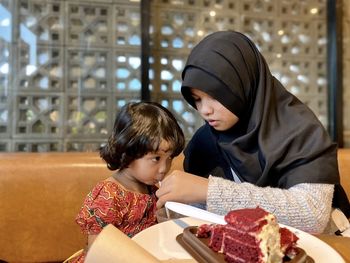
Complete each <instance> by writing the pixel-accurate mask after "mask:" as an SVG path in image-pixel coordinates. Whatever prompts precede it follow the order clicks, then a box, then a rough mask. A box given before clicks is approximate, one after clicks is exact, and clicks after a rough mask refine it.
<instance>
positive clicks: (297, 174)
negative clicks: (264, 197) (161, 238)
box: [181, 31, 339, 188]
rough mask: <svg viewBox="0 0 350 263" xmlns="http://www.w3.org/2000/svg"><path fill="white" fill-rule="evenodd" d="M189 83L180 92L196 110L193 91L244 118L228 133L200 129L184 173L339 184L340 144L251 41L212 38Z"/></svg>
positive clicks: (191, 68)
mask: <svg viewBox="0 0 350 263" xmlns="http://www.w3.org/2000/svg"><path fill="white" fill-rule="evenodd" d="M182 79H183V84H182V88H181V92H182V94H183V96H184V98H185V100H186V101H187V102H188V103H189V104H191V105H192V106H193V107H195V103H194V101H193V98H192V96H191V93H190V90H189V88H196V89H199V90H201V91H203V92H205V93H207V94H209V95H210V96H212V97H213V98H214V99H216V100H217V101H219V102H220V103H221V104H222V105H224V106H225V107H226V108H227V109H228V110H230V111H231V112H233V113H234V114H235V115H236V116H238V117H239V122H238V123H237V124H236V125H235V126H234V127H233V128H231V129H230V130H228V131H225V132H218V131H215V130H214V129H213V128H212V127H210V126H209V125H208V124H205V125H204V126H203V127H201V128H200V129H199V130H198V132H197V133H196V134H195V135H194V137H193V139H192V140H191V141H190V142H189V144H188V147H187V149H186V151H185V154H186V159H187V161H185V169H187V170H188V171H190V172H193V171H198V172H199V173H210V172H211V171H210V170H211V169H215V168H217V167H216V166H220V167H221V168H222V169H223V170H224V173H225V175H224V177H226V178H229V179H231V180H232V175H231V177H230V169H229V168H232V169H233V170H234V171H235V172H236V174H237V175H238V177H239V178H240V179H241V181H245V182H250V183H253V184H255V185H258V186H273V187H279V188H289V187H291V186H293V185H296V184H298V183H328V184H339V172H338V164H337V146H336V144H334V143H333V142H332V141H331V139H330V138H329V135H328V133H327V132H326V130H325V129H324V127H323V126H322V124H321V123H320V122H319V120H318V119H317V117H316V116H315V115H314V114H313V112H312V111H311V110H310V109H309V108H308V107H307V106H306V105H304V104H303V103H301V102H300V101H299V100H298V99H297V98H296V97H295V96H294V95H292V94H291V93H289V92H288V91H287V90H286V89H285V88H284V87H283V85H282V84H281V83H280V82H279V81H278V80H277V79H276V78H274V77H273V76H272V75H271V73H270V70H269V67H268V65H267V63H266V61H265V59H264V58H263V56H262V54H261V53H260V52H259V51H258V49H257V47H256V46H255V45H254V43H253V42H252V41H251V40H250V39H249V38H248V37H246V36H245V35H243V34H241V33H238V32H234V31H222V32H216V33H213V34H211V35H209V36H207V37H205V38H204V39H203V40H202V41H201V42H199V44H198V45H197V46H195V47H194V49H193V50H192V52H191V54H190V56H189V57H188V60H187V63H186V66H185V68H184V70H183V72H182ZM218 156H221V157H218ZM210 163H212V164H210ZM200 165H202V167H207V171H204V170H206V168H200V167H198V166H200ZM195 166H196V167H195ZM202 175H203V176H204V174H202Z"/></svg>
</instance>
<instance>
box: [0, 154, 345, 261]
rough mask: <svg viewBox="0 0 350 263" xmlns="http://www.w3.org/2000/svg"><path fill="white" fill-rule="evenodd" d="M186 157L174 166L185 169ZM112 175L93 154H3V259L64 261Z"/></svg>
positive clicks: (79, 242)
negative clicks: (97, 189) (84, 209)
mask: <svg viewBox="0 0 350 263" xmlns="http://www.w3.org/2000/svg"><path fill="white" fill-rule="evenodd" d="M338 160H339V167H340V173H341V180H342V184H343V186H344V188H345V189H346V192H347V193H348V195H349V196H350V149H347V150H343V149H341V150H339V156H338ZM182 161H183V156H182V155H181V156H179V157H177V158H176V159H175V160H174V161H173V166H172V168H171V169H182ZM110 174H111V172H110V171H109V170H108V169H107V168H106V165H105V164H104V163H103V161H102V160H101V159H100V157H99V156H98V153H94V152H86V153H2V154H0V213H1V215H0V261H1V260H3V261H5V262H62V261H63V260H65V259H66V258H68V257H69V256H70V255H72V254H73V253H74V252H76V251H78V250H79V249H81V248H83V247H84V246H85V243H86V240H85V237H84V235H83V234H82V233H81V232H80V229H79V227H78V226H77V225H76V224H75V222H74V218H75V216H76V214H77V212H78V210H79V208H80V206H81V204H82V202H83V200H84V198H85V196H86V194H87V193H88V192H89V190H90V189H91V188H92V187H93V186H94V185H95V184H96V183H97V182H98V181H100V180H103V179H105V178H107V177H108V176H109V175H110Z"/></svg>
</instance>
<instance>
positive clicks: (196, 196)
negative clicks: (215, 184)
mask: <svg viewBox="0 0 350 263" xmlns="http://www.w3.org/2000/svg"><path fill="white" fill-rule="evenodd" d="M207 191H208V179H207V178H204V177H200V176H196V175H193V174H190V173H186V172H184V171H179V170H175V171H173V172H171V173H170V174H169V175H168V176H166V177H165V178H164V180H163V181H162V183H161V187H160V188H159V189H158V191H157V192H156V195H157V197H158V198H159V199H158V202H157V207H158V208H161V207H162V206H164V204H165V202H166V201H176V202H181V203H204V202H205V201H206V198H207Z"/></svg>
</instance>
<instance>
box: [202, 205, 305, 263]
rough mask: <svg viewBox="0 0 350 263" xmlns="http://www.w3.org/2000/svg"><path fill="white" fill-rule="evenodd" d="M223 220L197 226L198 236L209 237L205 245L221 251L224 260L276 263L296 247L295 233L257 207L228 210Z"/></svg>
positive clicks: (293, 251) (296, 238)
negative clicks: (219, 222) (217, 223)
mask: <svg viewBox="0 0 350 263" xmlns="http://www.w3.org/2000/svg"><path fill="white" fill-rule="evenodd" d="M225 221H226V222H227V224H226V225H216V224H213V225H207V224H205V225H201V226H199V227H198V231H197V236H198V237H209V243H208V246H209V247H210V248H211V249H212V250H214V251H215V252H219V253H223V254H224V255H225V261H226V262H254V263H259V262H260V263H265V262H269V263H270V262H271V263H272V262H273V263H276V262H282V261H283V258H284V256H285V255H291V256H293V253H295V251H296V250H295V247H296V241H297V240H298V237H297V236H295V235H294V233H292V232H291V231H289V230H288V229H287V228H280V227H279V225H278V223H277V219H276V217H275V216H274V215H273V214H271V213H269V212H267V211H265V210H264V209H261V208H260V207H256V208H247V209H239V210H233V211H230V212H229V213H228V214H227V215H226V216H225Z"/></svg>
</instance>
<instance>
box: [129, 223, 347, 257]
mask: <svg viewBox="0 0 350 263" xmlns="http://www.w3.org/2000/svg"><path fill="white" fill-rule="evenodd" d="M203 223H207V222H206V221H203V220H199V219H195V218H191V217H184V218H181V219H175V220H169V221H166V222H163V223H160V224H157V225H154V226H151V227H149V228H147V229H145V230H143V231H142V232H140V233H138V234H137V235H135V236H134V237H133V238H132V239H133V240H134V241H135V242H136V243H138V244H139V245H140V246H142V247H143V248H145V249H146V250H147V251H149V252H150V253H151V254H153V255H154V256H155V257H157V258H158V259H160V260H167V259H172V258H173V259H174V258H175V259H191V258H192V257H191V256H190V255H189V254H188V253H187V252H186V250H185V249H184V248H182V247H181V246H180V245H179V244H178V243H177V241H176V236H177V235H178V234H181V233H182V232H183V229H184V228H185V227H187V226H198V225H200V224H203ZM282 226H284V225H282ZM286 227H287V226H286ZM288 228H289V229H290V230H291V231H293V232H294V233H295V234H296V235H297V236H298V237H299V240H298V246H299V247H301V248H303V249H304V250H305V251H306V253H307V254H308V255H309V256H310V257H312V258H313V259H314V260H315V262H316V263H329V262H332V263H345V261H344V259H343V258H342V257H341V256H340V255H339V254H338V252H337V251H335V250H334V249H333V248H332V247H330V246H329V245H328V244H327V243H325V242H323V241H322V240H320V239H318V238H317V237H314V236H312V235H310V234H308V233H306V232H303V231H301V230H298V229H295V228H292V227H288Z"/></svg>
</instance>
